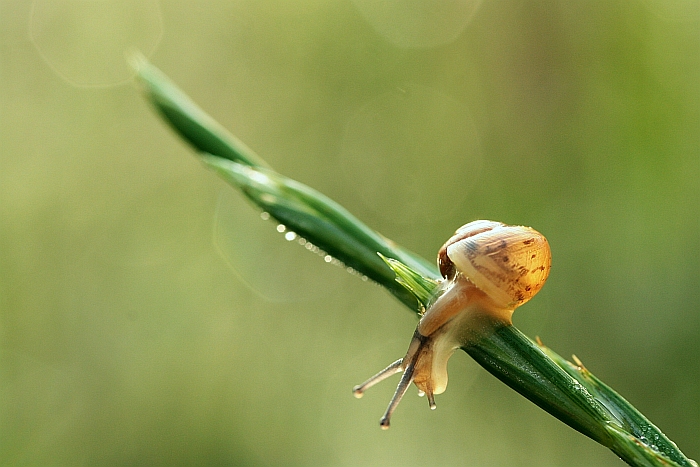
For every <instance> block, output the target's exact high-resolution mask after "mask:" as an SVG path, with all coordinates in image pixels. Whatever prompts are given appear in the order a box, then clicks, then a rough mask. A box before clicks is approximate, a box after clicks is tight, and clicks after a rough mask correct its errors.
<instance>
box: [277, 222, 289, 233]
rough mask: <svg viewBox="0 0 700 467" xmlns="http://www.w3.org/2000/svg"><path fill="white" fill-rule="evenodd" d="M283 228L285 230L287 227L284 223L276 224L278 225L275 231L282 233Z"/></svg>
mask: <svg viewBox="0 0 700 467" xmlns="http://www.w3.org/2000/svg"><path fill="white" fill-rule="evenodd" d="M285 230H287V227H285V226H284V224H278V225H277V231H278V232H279V233H282V232H284V231H285Z"/></svg>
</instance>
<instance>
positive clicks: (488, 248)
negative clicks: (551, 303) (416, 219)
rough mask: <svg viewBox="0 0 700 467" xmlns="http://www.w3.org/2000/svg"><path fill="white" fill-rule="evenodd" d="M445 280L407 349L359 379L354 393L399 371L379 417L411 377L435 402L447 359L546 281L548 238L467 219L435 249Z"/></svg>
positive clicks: (504, 319)
mask: <svg viewBox="0 0 700 467" xmlns="http://www.w3.org/2000/svg"><path fill="white" fill-rule="evenodd" d="M438 266H439V268H440V273H441V274H442V276H443V278H444V279H443V281H442V283H441V284H440V287H439V289H438V291H437V293H436V297H435V298H434V299H433V301H432V303H431V304H430V305H429V306H428V307H427V310H426V311H425V313H424V314H423V316H422V317H421V319H420V321H419V322H418V326H417V327H416V330H415V332H414V334H413V338H412V339H411V343H410V344H409V347H408V351H407V352H406V355H405V356H404V357H403V358H401V359H399V360H396V361H395V362H394V363H392V364H391V365H389V366H388V367H387V368H385V369H384V370H382V371H380V372H379V373H377V374H376V375H375V376H373V377H372V378H370V379H368V380H367V381H365V382H364V383H363V384H361V385H359V386H355V388H353V393H354V394H355V397H358V398H359V397H362V395H363V394H364V391H365V390H366V389H368V388H369V387H371V386H374V385H375V384H377V383H379V382H380V381H382V380H384V379H386V378H388V377H390V376H391V375H393V374H396V373H400V372H403V375H402V377H401V380H400V382H399V385H398V387H397V388H396V392H395V393H394V396H393V397H392V399H391V402H390V403H389V406H388V408H387V410H386V412H385V413H384V416H383V417H382V418H381V420H380V425H381V427H382V428H383V429H387V428H389V424H390V418H391V415H392V413H393V412H394V410H395V409H396V407H397V406H398V404H399V402H400V401H401V398H402V397H403V396H404V394H405V393H406V391H407V390H408V387H409V386H410V384H411V383H414V384H415V385H416V386H417V387H418V389H419V391H420V394H421V395H422V394H425V395H426V396H427V398H428V403H429V404H430V408H431V409H435V407H436V406H435V398H434V395H435V394H441V393H442V392H444V391H445V389H446V387H447V361H448V360H449V358H450V356H451V355H452V354H453V353H454V351H455V350H456V349H458V348H459V347H462V346H465V345H469V344H470V343H471V342H474V341H475V340H476V339H478V338H480V337H482V336H483V335H484V333H485V332H488V330H490V329H494V326H498V325H509V324H511V323H512V321H511V318H512V315H513V311H514V310H515V308H517V307H518V306H520V305H522V304H523V303H525V302H527V301H528V300H530V299H531V298H532V297H533V296H534V295H535V294H536V293H537V292H538V291H539V290H540V289H541V288H542V286H543V285H544V282H545V281H546V280H547V276H548V275H549V270H550V268H551V252H550V249H549V243H548V242H547V239H546V238H545V237H544V236H543V235H542V234H540V233H539V232H537V231H536V230H534V229H532V228H530V227H523V226H510V225H506V224H502V223H500V222H494V221H486V220H479V221H474V222H470V223H468V224H466V225H464V226H462V227H460V228H459V229H457V231H456V232H455V233H454V235H453V236H452V237H451V238H450V239H449V240H448V241H447V242H446V243H445V244H444V245H443V246H442V248H440V251H439V252H438Z"/></svg>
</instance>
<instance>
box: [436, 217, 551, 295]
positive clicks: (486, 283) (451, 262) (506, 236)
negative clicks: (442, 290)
mask: <svg viewBox="0 0 700 467" xmlns="http://www.w3.org/2000/svg"><path fill="white" fill-rule="evenodd" d="M551 263H552V255H551V252H550V249H549V243H548V242H547V239H546V238H545V237H544V236H543V235H542V234H541V233H539V232H537V231H536V230H534V229H532V228H530V227H523V226H512V225H506V224H502V223H500V222H494V221H474V222H470V223H469V224H466V225H464V226H462V227H460V228H459V229H458V230H457V231H456V232H455V234H454V235H453V236H452V238H450V239H449V240H448V241H447V242H446V243H445V245H444V246H443V247H442V248H441V249H440V252H439V253H438V264H439V266H440V271H441V272H442V274H443V276H445V277H446V278H451V277H454V276H455V275H456V274H457V273H458V272H459V273H461V274H462V275H464V276H465V277H466V278H468V279H469V280H470V281H471V282H472V283H474V285H476V286H477V287H478V288H479V289H481V290H482V291H484V292H485V293H486V294H487V295H488V296H489V297H490V298H491V299H492V300H493V301H494V302H495V303H496V304H498V305H499V306H502V307H503V308H506V309H514V308H516V307H518V306H520V305H522V304H523V303H525V302H527V301H528V300H530V299H531V298H532V297H533V296H534V295H535V294H536V293H537V292H538V291H539V290H540V289H541V288H542V286H543V285H544V282H545V281H546V280H547V276H549V271H550V269H551Z"/></svg>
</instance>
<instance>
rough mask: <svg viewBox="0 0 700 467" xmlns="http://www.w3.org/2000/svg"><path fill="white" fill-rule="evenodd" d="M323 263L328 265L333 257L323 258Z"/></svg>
mask: <svg viewBox="0 0 700 467" xmlns="http://www.w3.org/2000/svg"><path fill="white" fill-rule="evenodd" d="M323 261H325V262H326V263H330V262H331V261H333V257H332V256H331V255H326V256H324V257H323Z"/></svg>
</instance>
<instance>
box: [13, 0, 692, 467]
mask: <svg viewBox="0 0 700 467" xmlns="http://www.w3.org/2000/svg"><path fill="white" fill-rule="evenodd" d="M0 47H1V49H0V118H1V120H0V313H1V314H0V464H1V465H3V466H4V465H7V466H10V465H12V466H19V465H26V466H34V465H36V466H76V465H85V466H112V465H143V466H146V465H148V466H154V465H251V466H257V465H261V466H264V465H290V466H294V465H299V466H310V465H341V466H342V465H348V466H349V465H353V466H354V465H377V466H385V465H386V466H392V465H397V466H398V465H402V466H407V465H408V466H411V465H446V466H451V465H470V466H472V465H473V466H492V465H502V466H530V465H540V466H550V465H551V466H564V465H566V466H590V465H600V466H617V465H622V462H621V461H619V460H617V459H616V458H615V456H614V455H613V454H612V453H610V452H609V451H608V450H606V449H605V448H603V447H601V446H599V445H597V444H595V443H594V442H592V441H590V440H588V439H587V438H585V437H583V436H582V435H580V434H578V433H577V432H575V431H573V430H572V429H570V428H568V427H567V426H565V425H563V424H562V423H560V422H559V421H557V420H556V419H554V418H552V417H551V416H549V415H547V414H546V413H544V412H542V411H541V410H540V409H538V408H537V407H535V406H534V405H533V404H531V403H530V402H528V401H527V400H525V399H524V398H522V397H521V396H519V395H518V394H516V393H515V392H513V391H511V390H510V389H508V388H507V387H506V386H504V385H503V384H501V383H500V382H498V381H497V380H496V379H495V378H493V377H492V376H490V375H489V374H488V373H486V372H485V371H484V370H482V369H481V368H480V367H478V366H477V365H476V364H475V363H474V362H472V361H471V360H470V359H469V358H468V357H467V355H466V354H464V353H463V352H458V353H457V354H456V355H455V356H454V357H453V358H452V360H451V362H450V380H451V381H450V385H449V387H448V390H447V392H446V393H445V394H443V395H440V396H438V399H437V404H438V409H437V410H436V411H435V412H431V411H430V410H428V407H427V403H426V401H425V400H424V399H419V398H417V397H414V396H413V395H412V394H410V395H409V396H408V397H407V398H406V399H405V400H404V402H403V403H402V404H401V406H400V407H399V409H398V412H397V413H396V415H395V417H394V419H393V424H392V428H391V430H389V431H388V432H383V431H381V430H380V429H379V426H378V420H379V417H380V415H381V414H382V412H383V410H384V409H385V407H386V404H387V402H388V400H389V398H390V396H391V394H393V391H394V387H395V382H396V380H395V379H392V380H391V383H384V384H382V385H380V386H378V387H376V388H373V389H372V390H371V391H369V392H368V393H367V395H366V396H365V397H364V398H363V399H362V400H361V401H358V400H355V399H354V398H353V397H352V395H351V388H352V386H353V385H354V384H357V383H359V382H362V381H363V380H364V379H366V378H367V377H369V376H370V375H372V374H374V373H375V372H376V371H377V370H379V369H380V368H383V367H384V366H385V365H386V364H388V363H390V362H391V361H393V360H394V359H396V358H399V357H400V356H402V355H403V354H404V352H405V350H406V347H407V345H408V342H409V339H410V337H411V335H412V332H413V329H414V326H415V324H416V321H415V317H414V316H413V315H412V314H411V313H410V312H408V311H407V310H406V309H404V308H403V307H402V306H401V305H400V304H399V303H398V302H397V301H396V300H394V299H393V298H391V297H390V296H389V295H388V294H387V293H386V292H384V291H383V290H382V289H381V288H379V287H377V286H372V285H370V284H368V283H365V282H363V281H361V280H360V279H359V278H357V277H354V276H351V275H350V274H347V273H345V272H344V271H343V270H342V269H341V268H338V267H334V266H332V265H328V264H325V263H324V262H323V261H322V260H320V259H319V258H317V257H315V256H314V255H313V254H311V253H308V252H306V251H305V250H304V249H303V248H301V247H299V246H298V245H292V244H289V242H286V241H285V239H284V237H283V236H282V235H280V234H278V233H276V232H275V229H274V224H272V223H270V222H263V221H260V220H259V216H258V213H257V212H256V211H255V210H254V209H252V208H251V207H250V206H249V205H248V204H247V203H246V202H244V201H243V200H242V199H241V198H240V197H239V196H238V194H237V193H235V192H234V191H233V190H232V189H231V188H229V187H228V186H226V185H225V184H224V183H223V182H222V181H220V180H219V179H218V178H217V177H216V176H215V175H213V174H212V173H209V172H207V171H206V170H203V168H202V166H201V164H200V163H198V162H197V160H196V159H195V158H194V157H192V155H191V151H190V149H189V148H188V147H186V146H185V145H184V144H183V143H182V142H181V141H180V140H178V139H177V138H176V137H174V135H173V134H172V133H171V131H170V130H169V129H167V128H166V127H165V126H164V125H163V123H162V122H161V121H160V120H159V119H158V118H157V117H156V116H155V115H154V113H153V112H152V111H151V109H150V108H149V107H148V105H147V104H146V102H145V101H144V100H143V99H142V97H141V96H140V95H139V93H138V91H137V90H136V89H135V88H134V86H132V85H130V83H129V78H130V72H129V70H128V69H127V68H126V65H125V62H124V51H128V50H133V49H140V50H142V51H143V52H144V53H145V54H147V55H149V57H150V58H151V60H152V61H153V62H154V63H155V64H156V65H157V66H159V67H160V68H161V69H162V70H163V71H165V72H166V73H167V74H168V75H169V76H170V77H171V78H172V79H173V80H175V82H177V83H178V84H179V85H180V86H181V87H182V88H183V89H184V90H185V91H186V92H188V93H189V94H190V95H191V96H192V97H193V99H194V100H195V101H197V102H198V103H199V104H200V105H201V106H202V107H203V108H204V109H206V110H207V111H208V112H210V113H211V114H212V115H213V116H214V117H215V118H216V119H218V120H219V121H220V122H221V123H222V124H224V125H225V126H226V127H227V128H229V129H230V130H231V131H232V132H233V133H234V134H236V135H237V136H238V137H240V138H241V139H242V140H243V141H245V142H246V143H247V144H248V145H249V146H251V147H252V148H253V149H254V150H256V151H257V152H258V153H259V154H260V155H261V156H262V157H264V158H265V159H266V160H267V161H268V162H269V163H270V164H271V165H272V166H273V167H274V168H275V169H277V170H278V171H280V172H281V173H283V174H285V175H288V176H290V177H292V178H295V179H298V180H300V181H302V182H304V183H306V184H308V185H310V186H312V187H314V188H317V189H319V190H320V191H322V192H324V193H325V194H327V195H329V196H330V197H332V198H333V199H335V200H337V201H339V202H340V203H342V204H343V205H345V206H346V207H347V208H348V209H350V211H352V212H353V213H354V214H356V215H357V216H358V217H359V218H361V219H363V220H365V221H366V222H367V223H368V224H369V225H370V226H372V227H374V228H376V229H377V230H379V231H380V232H381V233H383V234H384V235H386V236H388V237H389V238H392V239H394V240H396V241H398V242H399V243H401V244H403V245H405V246H406V247H408V248H410V249H412V250H414V251H416V252H418V253H420V254H421V255H423V256H425V257H427V258H433V257H434V256H435V254H436V252H437V250H438V248H439V247H440V245H441V244H442V242H443V241H444V240H445V239H447V238H448V237H449V236H450V235H451V233H452V232H453V231H454V230H455V229H456V228H457V227H459V226H460V225H462V224H464V223H466V222H468V221H471V220H474V219H478V218H487V219H495V220H500V221H503V222H507V223H511V224H527V225H532V226H533V227H535V228H536V229H538V230H540V231H541V232H543V233H544V234H545V235H547V237H548V238H549V241H550V243H551V246H552V250H553V268H552V273H551V276H550V279H549V283H548V284H547V286H546V287H545V288H544V289H543V291H542V292H541V293H540V294H539V296H538V297H537V298H536V299H535V300H533V301H532V302H531V303H529V304H528V305H527V306H525V307H523V309H521V310H519V311H518V312H517V313H516V315H515V323H516V325H518V326H519V327H520V329H522V330H523V331H524V332H525V333H526V334H528V335H530V336H531V337H534V336H536V335H539V336H540V337H541V338H542V339H543V341H544V343H545V344H547V345H548V346H550V347H552V348H553V349H554V350H556V351H557V352H559V353H560V354H562V355H570V354H571V353H576V355H577V356H578V357H579V358H581V359H582V360H583V362H584V363H585V364H586V365H587V366H588V368H589V369H590V370H591V371H593V372H594V373H595V374H596V375H597V376H599V377H600V378H601V379H603V381H605V382H607V383H608V384H610V385H611V386H612V387H614V388H615V389H616V390H618V391H619V392H620V393H621V394H623V395H624V396H625V397H627V398H628V399H629V400H630V401H631V402H632V403H633V404H635V405H636V406H637V408H639V409H640V410H641V411H642V412H643V413H644V414H645V415H647V416H648V417H649V418H651V420H652V421H653V422H655V423H656V424H657V425H658V426H659V427H660V428H661V429H662V430H663V431H665V432H666V434H667V435H668V436H669V437H670V438H671V439H673V440H674V441H675V442H677V443H678V445H679V447H680V448H681V449H682V450H683V451H684V452H685V453H686V454H687V455H688V456H689V457H691V458H695V459H700V436H698V432H697V427H698V426H699V425H700V389H699V387H698V381H700V362H699V361H698V355H700V340H698V338H697V336H698V334H699V333H700V314H699V313H698V308H699V307H700V304H699V302H700V288H699V287H698V285H699V284H700V235H699V234H700V232H699V230H700V222H699V221H700V218H699V216H698V213H699V211H700V204H699V201H700V118H699V117H700V2H698V1H697V0H619V1H618V0H613V1H611V0H598V1H585V2H569V1H565V0H560V1H554V0H549V1H544V0H543V1H531V2H530V1H523V0H501V1H483V2H474V1H468V0H461V1H457V0H453V1H444V0H440V1H438V0H393V1H386V2H372V1H369V0H353V1H350V0H339V1H334V2H324V1H313V0H303V1H302V0H296V1H261V0H248V1H237V2H229V1H198V2H186V1H170V0H168V1H162V2H160V3H158V2H156V1H135V0H129V1H127V0H121V1H77V0H43V1H39V0H37V1H35V2H28V1H9V0H3V1H0ZM411 393H414V390H411Z"/></svg>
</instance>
